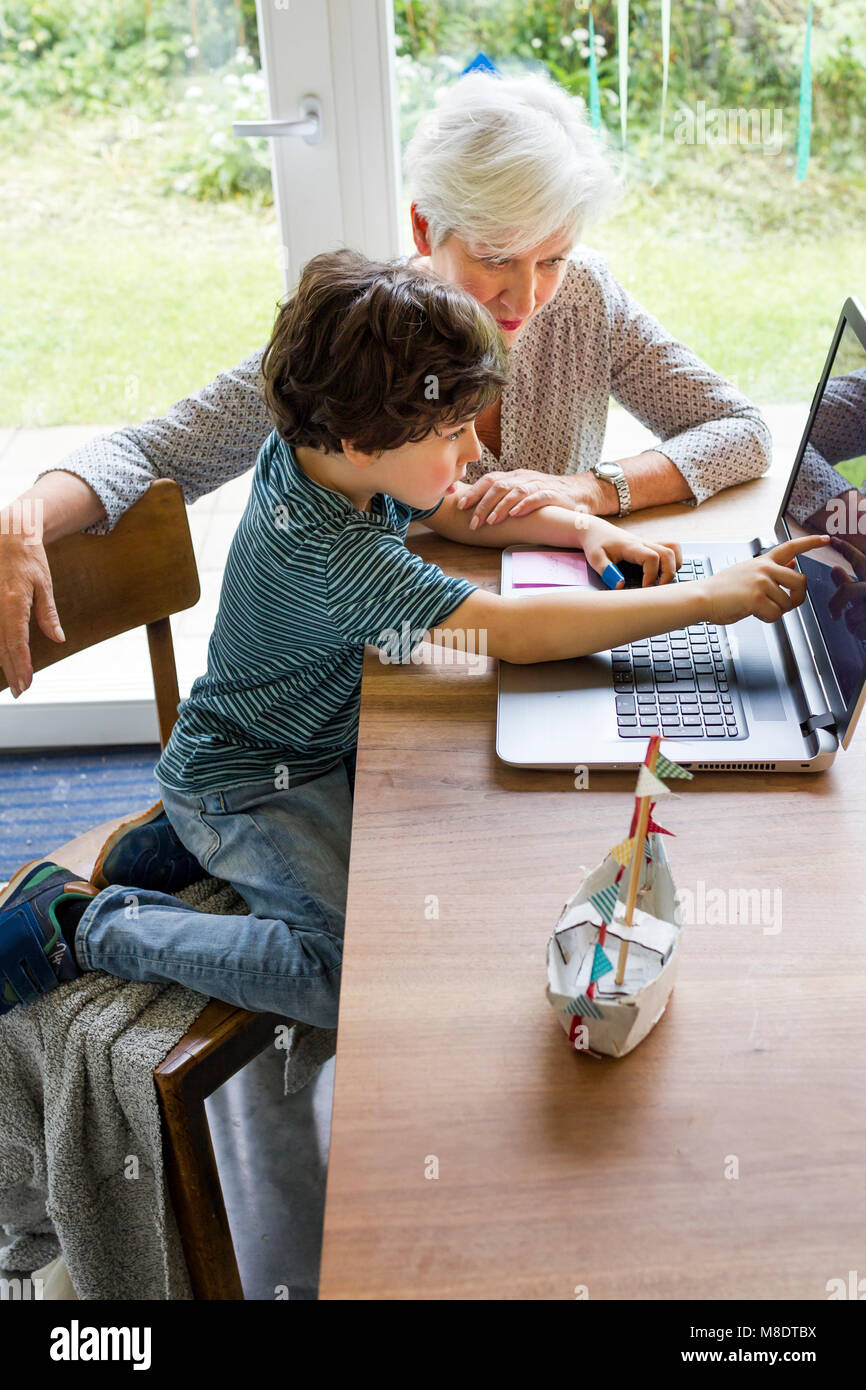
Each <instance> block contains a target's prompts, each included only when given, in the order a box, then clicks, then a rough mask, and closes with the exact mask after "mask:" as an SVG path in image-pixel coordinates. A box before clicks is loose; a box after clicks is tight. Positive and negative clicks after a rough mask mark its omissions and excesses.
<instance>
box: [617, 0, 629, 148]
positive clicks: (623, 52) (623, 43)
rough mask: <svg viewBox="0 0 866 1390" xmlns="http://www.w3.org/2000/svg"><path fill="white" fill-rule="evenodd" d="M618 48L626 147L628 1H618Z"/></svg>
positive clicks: (621, 117) (622, 130)
mask: <svg viewBox="0 0 866 1390" xmlns="http://www.w3.org/2000/svg"><path fill="white" fill-rule="evenodd" d="M616 46H617V49H618V50H619V52H618V57H619V128H620V131H621V132H622V143H623V145H624V144H625V132H626V126H627V124H628V120H627V115H628V0H618V3H617V7H616Z"/></svg>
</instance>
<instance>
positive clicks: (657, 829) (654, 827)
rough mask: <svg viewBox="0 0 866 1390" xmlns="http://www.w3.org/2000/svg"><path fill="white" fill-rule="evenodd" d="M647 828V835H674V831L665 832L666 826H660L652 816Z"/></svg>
mask: <svg viewBox="0 0 866 1390" xmlns="http://www.w3.org/2000/svg"><path fill="white" fill-rule="evenodd" d="M646 828H647V834H649V833H650V831H652V832H653V833H654V834H655V835H673V833H674V832H673V831H672V830H665V828H664V826H663V825H659V823H658V821H654V820H653V818H652V816H650V818H649V820H648V821H647V827H646Z"/></svg>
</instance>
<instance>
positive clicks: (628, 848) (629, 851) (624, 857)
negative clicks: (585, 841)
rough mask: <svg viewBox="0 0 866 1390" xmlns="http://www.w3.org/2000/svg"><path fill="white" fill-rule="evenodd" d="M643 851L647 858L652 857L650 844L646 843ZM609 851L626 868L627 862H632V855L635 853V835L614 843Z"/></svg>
mask: <svg viewBox="0 0 866 1390" xmlns="http://www.w3.org/2000/svg"><path fill="white" fill-rule="evenodd" d="M643 852H644V854H645V855H646V857H647V859H652V857H653V856H652V850H651V849H650V847H649V845H648V844H644V850H643ZM609 853H610V854H612V855H613V857H614V859H615V860H616V862H617V864H622V866H623V868H625V866H626V865H627V864H630V863H631V857H632V855H633V854H634V836H633V835H631V836H630V837H629V838H628V839H627V840H620V842H619V844H618V845H614V847H613V849H612V850H610V851H609Z"/></svg>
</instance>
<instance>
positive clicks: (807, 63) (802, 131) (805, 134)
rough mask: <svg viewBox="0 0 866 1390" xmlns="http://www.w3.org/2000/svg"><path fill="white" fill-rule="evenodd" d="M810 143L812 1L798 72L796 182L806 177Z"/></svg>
mask: <svg viewBox="0 0 866 1390" xmlns="http://www.w3.org/2000/svg"><path fill="white" fill-rule="evenodd" d="M811 143H812V0H809V18H808V19H807V20H806V42H805V44H804V46H803V67H802V69H801V71H800V122H799V128H798V130H797V182H798V183H802V181H803V179H804V178H805V177H806V168H807V166H808V164H809V150H810V147H811Z"/></svg>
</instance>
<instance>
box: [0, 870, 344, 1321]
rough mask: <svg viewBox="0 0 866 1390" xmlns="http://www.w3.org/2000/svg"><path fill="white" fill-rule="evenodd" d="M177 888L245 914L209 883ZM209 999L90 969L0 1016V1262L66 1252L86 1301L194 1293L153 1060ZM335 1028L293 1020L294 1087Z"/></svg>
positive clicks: (289, 1064) (206, 904) (30, 1265)
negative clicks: (166, 1161)
mask: <svg viewBox="0 0 866 1390" xmlns="http://www.w3.org/2000/svg"><path fill="white" fill-rule="evenodd" d="M178 897H181V898H183V899H184V900H185V901H187V902H190V903H192V904H193V905H194V906H196V907H198V908H201V909H202V910H204V911H208V912H226V913H234V912H246V911H247V910H248V909H247V907H246V904H245V903H244V902H243V899H241V898H240V897H239V896H238V895H237V893H236V892H235V891H234V889H233V888H231V886H230V885H228V884H224V883H220V882H218V881H217V880H215V879H204V880H202V882H201V883H197V884H193V885H192V886H191V887H190V888H187V889H184V890H183V892H182V893H179V894H178ZM207 1002H208V1001H207V998H206V997H205V996H204V995H202V994H198V993H196V992H195V991H193V990H189V989H186V988H184V987H183V986H181V985H174V984H172V985H156V984H149V983H143V982H139V981H132V980H121V979H118V978H116V977H115V976H113V975H107V974H105V973H104V972H103V971H89V972H88V973H86V974H85V975H83V976H82V977H81V978H80V979H78V980H75V981H72V982H71V983H69V984H66V985H61V986H60V987H59V988H58V989H56V990H53V991H52V992H51V993H50V994H48V995H46V996H45V997H44V998H43V999H39V1000H37V1001H36V1003H34V1004H30V1005H28V1006H27V1007H26V1008H17V1009H13V1010H12V1011H11V1013H9V1014H7V1015H5V1016H4V1017H3V1018H2V1019H0V1227H2V1228H3V1230H4V1231H5V1233H6V1237H7V1241H8V1243H7V1244H5V1246H2V1247H0V1269H3V1268H5V1269H10V1270H28V1271H29V1270H32V1269H34V1268H36V1267H37V1266H39V1265H44V1264H46V1263H47V1262H48V1261H50V1260H51V1259H53V1258H55V1257H56V1256H57V1255H58V1254H60V1253H62V1254H63V1257H64V1259H65V1261H66V1264H67V1266H68V1269H69V1274H70V1277H71V1280H72V1283H73V1286H74V1288H75V1292H76V1294H77V1295H78V1297H79V1298H80V1299H103V1298H104V1299H142V1300H149V1299H189V1298H191V1297H192V1294H191V1290H190V1285H189V1278H188V1275H187V1270H186V1265H185V1262H184V1259H183V1252H182V1250H181V1245H180V1238H179V1236H178V1232H177V1227H176V1224H175V1221H174V1215H173V1213H172V1210H171V1206H170V1203H169V1199H168V1194H167V1190H166V1184H165V1175H164V1170H163V1163H162V1139H161V1130H160V1116H159V1107H158V1102H157V1096H156V1087H155V1084H154V1080H153V1069H154V1067H155V1066H157V1065H158V1063H159V1062H161V1061H162V1059H163V1058H164V1057H165V1056H166V1054H167V1053H168V1052H170V1051H171V1049H172V1047H174V1045H175V1043H177V1042H178V1041H179V1039H180V1038H182V1037H183V1035H184V1033H185V1032H186V1031H187V1030H188V1029H189V1027H190V1026H191V1025H192V1024H193V1023H194V1021H195V1019H196V1018H197V1017H198V1015H199V1014H200V1013H201V1011H202V1009H203V1008H204V1007H205V1005H206V1004H207ZM335 1039H336V1034H335V1032H334V1031H333V1030H330V1029H320V1028H312V1027H309V1026H307V1025H302V1024H296V1025H295V1027H294V1028H292V1029H291V1030H290V1032H289V1033H288V1035H287V1036H284V1035H280V1038H279V1044H280V1045H284V1046H285V1047H286V1072H285V1090H286V1093H287V1094H288V1093H289V1092H290V1091H296V1090H300V1088H301V1087H302V1086H304V1085H306V1084H307V1083H308V1082H309V1081H310V1080H312V1079H313V1077H314V1076H315V1074H316V1072H317V1070H318V1068H319V1067H320V1066H321V1065H322V1063H323V1062H325V1061H327V1060H328V1058H329V1057H331V1056H332V1055H333V1052H334V1048H335Z"/></svg>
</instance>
